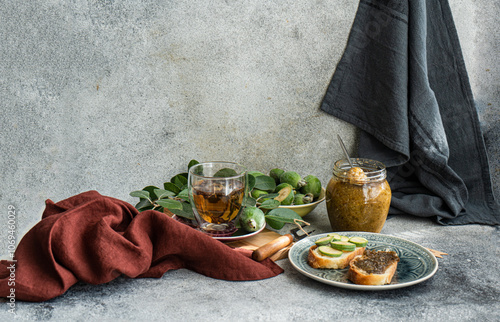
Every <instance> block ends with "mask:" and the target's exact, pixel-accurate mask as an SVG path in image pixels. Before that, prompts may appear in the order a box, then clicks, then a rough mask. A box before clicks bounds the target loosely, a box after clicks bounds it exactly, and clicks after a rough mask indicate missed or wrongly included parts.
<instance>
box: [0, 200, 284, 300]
mask: <svg viewBox="0 0 500 322" xmlns="http://www.w3.org/2000/svg"><path fill="white" fill-rule="evenodd" d="M15 260H17V262H12V261H2V262H1V264H0V297H8V296H9V295H11V294H12V293H13V292H14V294H15V299H16V300H23V301H44V300H48V299H51V298H54V297H57V296H59V295H61V294H63V293H64V292H65V291H66V290H68V289H69V288H70V287H71V286H72V285H74V284H75V283H76V282H78V281H82V282H85V283H89V284H101V283H107V282H109V281H111V280H113V279H115V278H116V277H118V276H120V275H125V276H127V277H130V278H137V277H139V278H140V277H156V278H159V277H161V276H162V275H163V274H164V273H165V272H167V271H169V270H171V269H179V268H186V269H190V270H193V271H195V272H198V273H200V274H203V275H206V276H209V277H212V278H217V279H223V280H230V281H249V280H259V279H265V278H269V277H273V276H276V275H278V274H280V273H282V272H283V269H282V268H281V267H279V266H278V265H277V264H275V263H274V262H272V261H271V260H267V261H264V262H261V263H258V262H255V261H253V260H252V259H251V258H249V257H247V256H246V255H245V254H244V253H242V252H239V251H236V250H233V249H231V248H230V247H228V246H227V245H225V244H223V243H222V242H220V241H217V240H215V239H213V238H211V237H208V236H206V235H205V234H203V233H201V232H199V231H197V230H195V229H193V228H191V227H188V226H186V225H184V224H182V223H179V222H177V221H176V220H174V219H172V218H170V217H169V216H167V215H165V214H163V213H161V212H158V211H153V210H148V211H144V212H141V213H139V212H138V211H137V210H136V209H135V208H134V207H133V206H132V205H130V204H128V203H126V202H124V201H121V200H118V199H115V198H111V197H106V196H102V195H101V194H99V193H98V192H97V191H88V192H84V193H81V194H79V195H76V196H73V197H70V198H68V199H66V200H63V201H60V202H58V203H54V202H52V201H51V200H47V201H46V209H45V211H44V213H43V216H42V220H41V221H40V222H39V223H38V224H36V225H35V226H34V227H33V228H32V229H31V230H30V231H29V232H28V233H27V234H26V235H25V236H24V237H23V238H22V240H21V242H20V243H19V245H18V247H17V249H16V252H15ZM12 265H14V266H12ZM12 267H15V270H14V272H15V285H14V286H12V280H11V281H10V282H11V283H10V285H9V278H10V277H9V276H10V274H11V271H12V269H9V268H12Z"/></svg>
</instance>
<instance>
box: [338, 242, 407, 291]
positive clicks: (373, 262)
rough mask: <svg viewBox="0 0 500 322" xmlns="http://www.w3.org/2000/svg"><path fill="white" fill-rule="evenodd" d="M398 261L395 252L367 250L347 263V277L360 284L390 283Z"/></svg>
mask: <svg viewBox="0 0 500 322" xmlns="http://www.w3.org/2000/svg"><path fill="white" fill-rule="evenodd" d="M398 262H399V257H398V255H397V254H396V252H393V251H370V250H367V251H366V252H364V253H363V255H358V256H356V257H355V258H354V259H353V260H352V261H351V262H350V263H349V271H348V272H347V278H348V279H349V280H350V281H351V282H353V283H355V284H361V285H385V284H390V283H391V281H392V278H393V276H394V273H395V272H396V269H397V267H398Z"/></svg>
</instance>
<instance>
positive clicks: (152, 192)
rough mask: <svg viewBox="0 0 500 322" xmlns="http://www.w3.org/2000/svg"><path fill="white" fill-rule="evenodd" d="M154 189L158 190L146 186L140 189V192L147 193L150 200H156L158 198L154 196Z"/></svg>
mask: <svg viewBox="0 0 500 322" xmlns="http://www.w3.org/2000/svg"><path fill="white" fill-rule="evenodd" d="M155 189H158V187H155V186H147V187H144V188H142V190H144V191H147V192H149V198H150V199H151V200H156V199H158V196H157V195H156V193H155Z"/></svg>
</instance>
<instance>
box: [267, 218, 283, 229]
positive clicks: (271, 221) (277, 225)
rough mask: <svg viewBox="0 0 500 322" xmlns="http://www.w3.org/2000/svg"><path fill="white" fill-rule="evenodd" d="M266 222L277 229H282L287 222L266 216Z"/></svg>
mask: <svg viewBox="0 0 500 322" xmlns="http://www.w3.org/2000/svg"><path fill="white" fill-rule="evenodd" d="M266 223H267V224H268V225H269V226H270V227H271V228H274V229H276V230H280V229H281V228H283V227H284V226H285V223H284V222H282V221H277V220H274V219H272V218H267V217H266Z"/></svg>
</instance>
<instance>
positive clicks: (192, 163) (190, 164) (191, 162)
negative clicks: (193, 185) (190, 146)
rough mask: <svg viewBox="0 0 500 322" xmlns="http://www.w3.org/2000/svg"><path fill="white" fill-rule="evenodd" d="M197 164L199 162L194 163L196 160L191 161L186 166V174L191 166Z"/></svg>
mask: <svg viewBox="0 0 500 322" xmlns="http://www.w3.org/2000/svg"><path fill="white" fill-rule="evenodd" d="M197 164H199V162H198V161H196V160H191V161H189V164H188V172H189V168H191V167H192V166H193V165H197Z"/></svg>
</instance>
